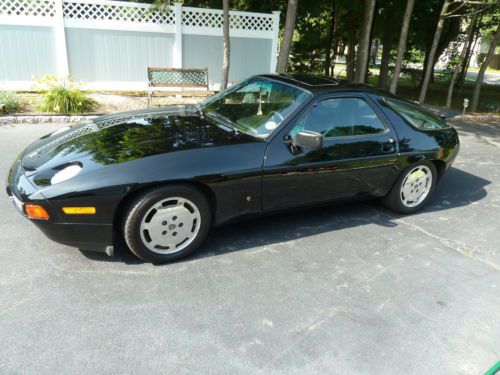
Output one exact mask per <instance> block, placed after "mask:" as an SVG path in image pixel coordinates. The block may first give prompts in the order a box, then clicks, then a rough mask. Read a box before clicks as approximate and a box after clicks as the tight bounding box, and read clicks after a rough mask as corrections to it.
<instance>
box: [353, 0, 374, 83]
mask: <svg viewBox="0 0 500 375" xmlns="http://www.w3.org/2000/svg"><path fill="white" fill-rule="evenodd" d="M374 11H375V0H365V14H364V16H363V25H362V27H361V30H360V31H361V38H360V41H359V50H358V57H357V59H356V73H355V74H354V81H355V82H360V83H363V82H365V76H366V64H367V63H368V52H369V51H368V48H369V47H370V30H371V28H372V21H373V12H374Z"/></svg>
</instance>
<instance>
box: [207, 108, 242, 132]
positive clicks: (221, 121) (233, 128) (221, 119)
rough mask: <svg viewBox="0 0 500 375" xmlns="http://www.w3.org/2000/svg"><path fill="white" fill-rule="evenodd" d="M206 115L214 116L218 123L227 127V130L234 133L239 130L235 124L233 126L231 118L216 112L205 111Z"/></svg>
mask: <svg viewBox="0 0 500 375" xmlns="http://www.w3.org/2000/svg"><path fill="white" fill-rule="evenodd" d="M207 116H209V117H212V118H214V119H215V120H216V121H217V122H218V123H219V125H221V126H223V127H225V128H229V130H231V131H233V132H235V133H238V132H239V130H238V128H237V127H236V126H234V123H233V122H232V121H231V120H229V119H228V118H227V117H224V116H222V115H221V114H219V113H217V112H207Z"/></svg>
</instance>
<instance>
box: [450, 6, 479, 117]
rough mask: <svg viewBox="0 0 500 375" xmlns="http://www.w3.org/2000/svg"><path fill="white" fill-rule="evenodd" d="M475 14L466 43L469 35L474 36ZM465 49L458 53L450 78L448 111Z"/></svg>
mask: <svg viewBox="0 0 500 375" xmlns="http://www.w3.org/2000/svg"><path fill="white" fill-rule="evenodd" d="M476 20H477V13H475V14H474V15H473V16H472V20H471V22H470V25H469V30H468V31H467V38H466V40H467V43H468V41H469V40H470V38H471V35H474V29H475V27H476ZM466 49H467V45H464V48H462V52H460V56H459V57H458V63H457V65H456V66H455V67H454V69H453V75H452V76H451V80H450V85H449V86H448V94H447V96H446V108H447V109H450V107H451V99H452V97H453V88H454V87H455V82H456V80H457V77H458V74H459V73H460V67H461V66H462V61H463V60H464V57H465V52H466Z"/></svg>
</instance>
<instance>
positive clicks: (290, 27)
mask: <svg viewBox="0 0 500 375" xmlns="http://www.w3.org/2000/svg"><path fill="white" fill-rule="evenodd" d="M298 3H299V0H288V6H287V10H286V22H285V30H284V32H283V40H282V41H281V47H280V52H279V55H278V63H277V64H276V71H277V72H278V73H285V72H286V67H287V65H288V57H289V55H290V49H291V47H292V41H293V31H294V30H295V19H296V18H297V5H298Z"/></svg>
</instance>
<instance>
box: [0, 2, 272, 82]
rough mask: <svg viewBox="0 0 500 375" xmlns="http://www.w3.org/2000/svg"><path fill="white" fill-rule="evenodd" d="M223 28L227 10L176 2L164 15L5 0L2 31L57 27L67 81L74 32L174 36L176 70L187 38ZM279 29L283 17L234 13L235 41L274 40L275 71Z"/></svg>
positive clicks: (132, 6) (109, 6)
mask: <svg viewBox="0 0 500 375" xmlns="http://www.w3.org/2000/svg"><path fill="white" fill-rule="evenodd" d="M222 24H223V15H222V11H221V10H217V9H205V8H192V7H182V6H181V4H179V3H175V4H174V5H173V6H171V7H170V9H169V10H167V11H161V12H160V11H157V10H152V9H151V7H150V5H147V4H139V3H133V2H126V1H110V0H0V26H1V25H22V26H38V27H50V28H53V30H54V35H55V39H54V46H55V47H54V48H55V51H56V52H55V53H56V60H57V65H58V68H57V70H58V74H59V75H61V76H62V75H67V74H68V73H71V69H70V67H69V66H68V65H69V64H68V55H67V42H66V34H67V31H66V29H68V28H69V29H94V30H117V31H132V32H148V33H166V34H170V36H169V37H170V38H172V36H173V38H174V40H175V42H174V43H173V50H172V51H166V53H167V54H169V55H170V56H172V64H173V67H176V68H180V67H182V62H183V58H182V40H183V37H182V35H183V34H191V35H201V36H204V35H206V36H217V37H221V36H222ZM278 29H279V12H274V13H273V14H264V13H250V12H238V11H231V12H230V35H231V36H232V37H237V38H256V39H268V40H270V41H271V54H270V55H271V61H270V65H269V66H270V67H271V69H270V70H271V71H272V70H274V66H275V64H276V61H275V60H276V52H277V39H278ZM73 35H74V34H73ZM156 35H158V34H156ZM0 63H1V61H0ZM200 67H203V66H202V65H200Z"/></svg>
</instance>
